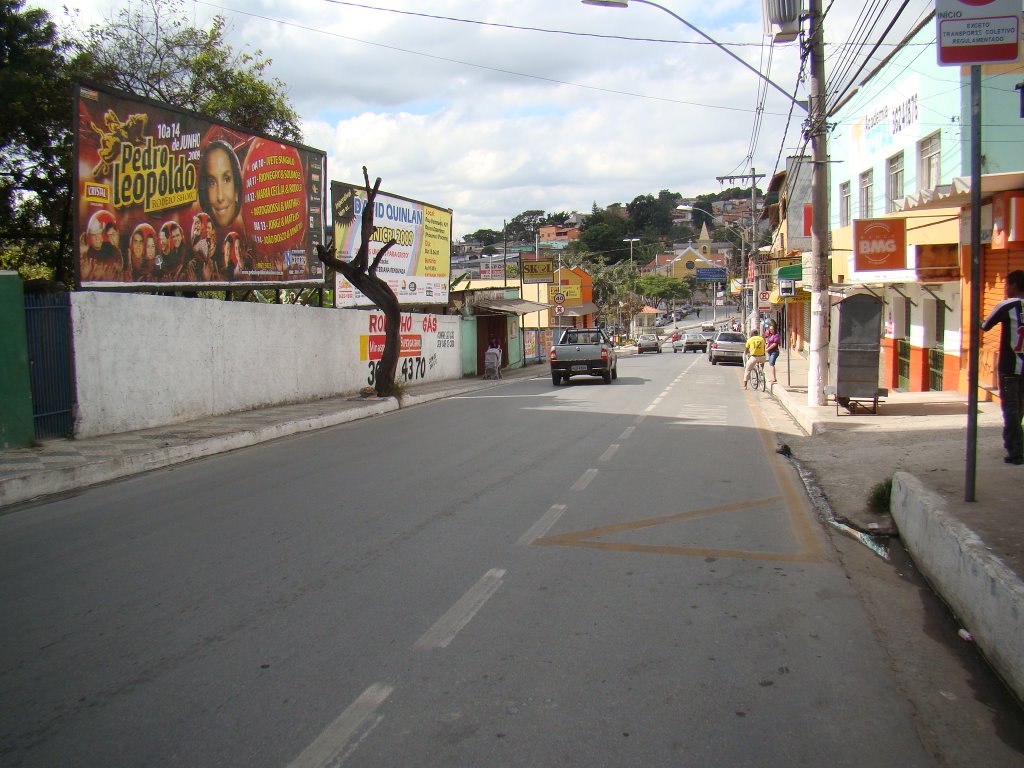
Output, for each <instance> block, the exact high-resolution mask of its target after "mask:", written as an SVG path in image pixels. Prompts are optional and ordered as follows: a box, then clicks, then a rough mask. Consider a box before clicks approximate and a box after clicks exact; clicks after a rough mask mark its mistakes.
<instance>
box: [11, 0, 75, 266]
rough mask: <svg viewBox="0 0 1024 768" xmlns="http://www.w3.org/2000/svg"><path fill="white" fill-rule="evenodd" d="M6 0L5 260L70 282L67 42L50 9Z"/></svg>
mask: <svg viewBox="0 0 1024 768" xmlns="http://www.w3.org/2000/svg"><path fill="white" fill-rule="evenodd" d="M22 6H23V2H22V0H0V30H2V32H0V35H2V37H0V40H2V43H0V93H3V95H4V109H3V110H0V206H2V210H0V265H2V266H3V267H4V268H5V269H17V270H18V271H19V272H21V274H22V275H23V276H24V277H26V278H30V277H53V276H56V277H57V278H58V279H62V280H64V281H65V282H68V283H70V280H71V260H70V248H69V247H68V241H69V239H70V230H71V227H70V207H69V199H68V189H69V188H70V185H71V184H70V182H71V144H72V142H71V108H70V107H71V105H70V103H69V100H68V94H69V93H70V91H71V78H70V73H69V70H68V68H67V62H66V52H67V49H68V44H67V43H66V42H64V41H62V40H61V39H60V37H59V34H58V31H57V27H56V25H55V24H54V23H53V21H52V20H51V18H50V16H49V14H47V13H46V11H44V10H42V9H39V8H32V9H29V10H27V11H25V10H22Z"/></svg>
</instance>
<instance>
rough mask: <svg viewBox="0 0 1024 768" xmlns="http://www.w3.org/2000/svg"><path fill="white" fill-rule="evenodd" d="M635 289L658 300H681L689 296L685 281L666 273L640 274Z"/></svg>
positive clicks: (688, 288)
mask: <svg viewBox="0 0 1024 768" xmlns="http://www.w3.org/2000/svg"><path fill="white" fill-rule="evenodd" d="M636 289H637V291H638V292H639V293H640V294H642V295H644V296H648V297H650V298H653V299H658V300H659V301H681V300H684V299H687V298H689V296H690V287H689V286H688V285H687V284H686V281H684V280H681V279H679V278H678V277H669V276H668V275H658V274H647V275H641V276H640V279H639V280H637V283H636Z"/></svg>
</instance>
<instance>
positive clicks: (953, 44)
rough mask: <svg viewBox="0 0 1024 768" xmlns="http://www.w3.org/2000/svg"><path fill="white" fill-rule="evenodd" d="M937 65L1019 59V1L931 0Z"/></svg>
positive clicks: (1006, 61) (959, 64)
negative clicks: (933, 7)
mask: <svg viewBox="0 0 1024 768" xmlns="http://www.w3.org/2000/svg"><path fill="white" fill-rule="evenodd" d="M935 20H936V22H937V23H938V29H937V30H936V40H937V41H938V52H939V65H940V66H963V65H975V64H998V63H1008V62H1014V61H1017V59H1019V58H1020V27H1021V5H1020V0H935Z"/></svg>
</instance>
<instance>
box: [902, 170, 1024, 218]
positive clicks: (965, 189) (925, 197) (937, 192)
mask: <svg viewBox="0 0 1024 768" xmlns="http://www.w3.org/2000/svg"><path fill="white" fill-rule="evenodd" d="M1015 189H1024V173H986V174H984V175H983V176H982V177H981V196H982V197H983V198H984V197H989V196H991V195H994V194H996V193H997V192H1010V191H1012V190H1015ZM970 204H971V177H970V176H956V177H954V178H953V181H952V183H950V184H943V185H941V186H938V187H935V188H934V189H924V190H921V191H920V192H917V193H915V194H913V195H907V196H906V197H905V198H903V199H902V200H897V201H896V202H895V203H894V206H895V208H896V210H897V211H924V210H928V209H930V208H959V207H963V206H966V205H970Z"/></svg>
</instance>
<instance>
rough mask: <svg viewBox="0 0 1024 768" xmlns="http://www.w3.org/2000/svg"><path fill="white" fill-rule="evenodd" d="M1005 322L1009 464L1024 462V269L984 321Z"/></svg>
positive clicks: (1002, 392)
mask: <svg viewBox="0 0 1024 768" xmlns="http://www.w3.org/2000/svg"><path fill="white" fill-rule="evenodd" d="M996 324H1001V325H1002V329H1001V330H1000V334H999V399H1000V401H1001V404H1002V408H1003V446H1004V447H1005V448H1006V457H1005V458H1004V459H1003V461H1005V462H1006V463H1007V464H1024V431H1022V429H1021V418H1022V417H1024V387H1022V377H1024V271H1021V270H1019V269H1015V270H1014V271H1013V272H1011V273H1010V274H1008V275H1007V276H1006V298H1005V299H1003V300H1002V301H1001V302H999V303H998V304H997V305H996V307H995V309H993V310H992V312H991V314H989V316H988V317H986V318H985V320H984V322H982V324H981V329H982V330H983V331H990V330H992V329H993V328H994V327H995V326H996Z"/></svg>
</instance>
